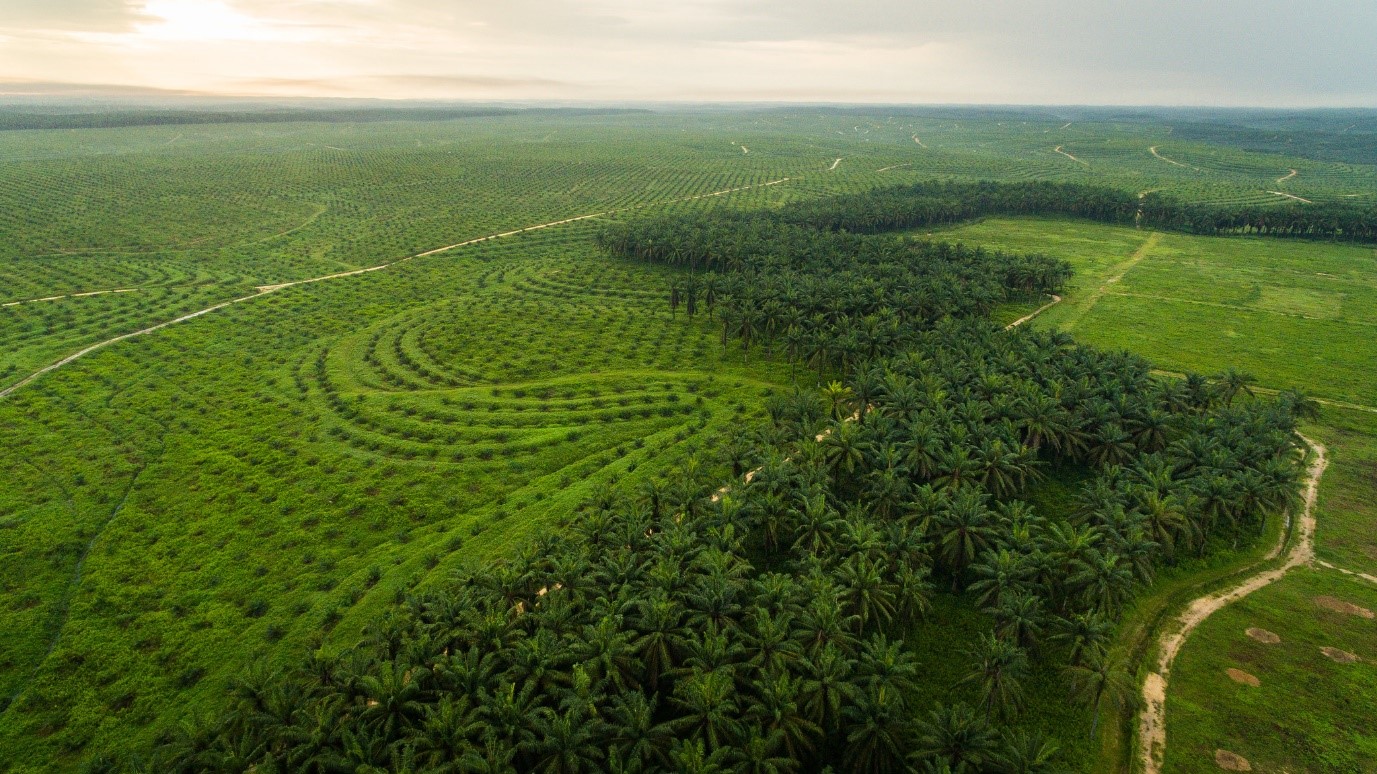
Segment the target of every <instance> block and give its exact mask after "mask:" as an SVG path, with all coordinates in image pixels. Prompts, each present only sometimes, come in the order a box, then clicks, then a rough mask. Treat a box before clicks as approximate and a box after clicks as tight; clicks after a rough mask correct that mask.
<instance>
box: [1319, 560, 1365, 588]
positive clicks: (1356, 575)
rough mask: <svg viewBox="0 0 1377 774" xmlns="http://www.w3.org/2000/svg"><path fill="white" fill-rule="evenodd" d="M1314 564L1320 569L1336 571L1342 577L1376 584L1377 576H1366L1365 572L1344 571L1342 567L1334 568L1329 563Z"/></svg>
mask: <svg viewBox="0 0 1377 774" xmlns="http://www.w3.org/2000/svg"><path fill="white" fill-rule="evenodd" d="M1316 564H1318V565H1319V566H1321V567H1324V568H1325V569H1329V570H1337V571H1339V572H1341V573H1343V574H1344V575H1348V576H1351V577H1354V578H1362V579H1363V580H1365V581H1367V582H1368V583H1377V575H1368V574H1367V573H1365V572H1358V571H1356V570H1346V569H1344V568H1342V567H1335V566H1334V565H1332V564H1330V563H1329V562H1316Z"/></svg>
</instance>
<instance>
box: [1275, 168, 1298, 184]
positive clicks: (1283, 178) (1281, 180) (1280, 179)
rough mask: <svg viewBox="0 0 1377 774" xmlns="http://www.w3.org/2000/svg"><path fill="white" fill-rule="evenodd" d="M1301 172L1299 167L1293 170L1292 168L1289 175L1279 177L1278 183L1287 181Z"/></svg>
mask: <svg viewBox="0 0 1377 774" xmlns="http://www.w3.org/2000/svg"><path fill="white" fill-rule="evenodd" d="M1299 174H1300V170H1298V169H1293V170H1291V172H1290V173H1289V174H1287V175H1285V176H1283V177H1279V178H1277V185H1281V184H1282V183H1285V182H1286V181H1287V180H1290V179H1291V178H1293V177H1295V176H1296V175H1299Z"/></svg>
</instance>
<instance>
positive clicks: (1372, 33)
mask: <svg viewBox="0 0 1377 774" xmlns="http://www.w3.org/2000/svg"><path fill="white" fill-rule="evenodd" d="M0 3H3V4H4V5H5V12H4V13H3V14H0V37H8V38H9V40H7V41H6V43H5V45H3V46H0V72H4V73H6V74H8V75H10V76H11V77H13V78H18V79H21V80H25V79H26V80H31V81H35V82H41V81H65V82H75V81H91V82H96V83H107V82H111V81H112V80H113V81H123V82H128V83H130V84H134V85H139V86H147V87H155V88H165V89H174V90H190V91H212V92H220V93H241V92H243V91H245V90H246V89H262V90H265V91H267V92H269V93H272V94H281V95H286V94H288V93H296V94H300V95H305V96H332V95H333V96H338V95H346V94H347V95H351V96H354V95H358V96H370V95H371V96H418V97H426V98H468V97H481V98H485V99H486V98H494V97H497V98H500V97H503V96H511V97H514V98H571V99H646V100H661V99H709V100H710V99H771V98H774V99H805V100H806V99H818V100H835V101H845V100H848V99H854V100H860V101H950V102H1015V103H1033V102H1044V103H1046V102H1051V103H1115V104H1143V103H1159V104H1161V103H1175V104H1202V103H1204V104H1221V105H1223V104H1325V103H1329V104H1340V103H1342V104H1358V105H1364V104H1365V105H1377V81H1373V79H1372V78H1371V77H1370V76H1368V75H1366V74H1367V73H1371V72H1374V71H1377V47H1374V46H1373V45H1372V41H1373V40H1377V3H1372V2H1371V1H1370V0H1311V1H1310V2H1309V3H1307V4H1306V6H1305V12H1304V13H1297V12H1296V10H1295V8H1296V6H1294V5H1293V4H1292V2H1291V0H1210V2H1207V3H1200V2H1198V0H1161V1H1160V2H1154V3H1138V4H1122V3H1105V2H1103V0H982V2H980V3H977V4H971V3H964V4H957V3H951V2H938V0H852V2H848V3H846V4H845V5H842V4H839V3H837V2H836V1H835V0H676V2H674V3H666V2H647V0H502V2H491V0H485V1H484V2H478V0H0ZM398 73H404V74H405V75H398ZM293 89H297V90H299V91H296V92H293V91H292V90H293ZM743 95H749V96H743Z"/></svg>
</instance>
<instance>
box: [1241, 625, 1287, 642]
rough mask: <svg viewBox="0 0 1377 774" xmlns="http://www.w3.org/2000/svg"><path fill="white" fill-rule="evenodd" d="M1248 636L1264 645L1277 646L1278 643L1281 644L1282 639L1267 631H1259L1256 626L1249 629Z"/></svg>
mask: <svg viewBox="0 0 1377 774" xmlns="http://www.w3.org/2000/svg"><path fill="white" fill-rule="evenodd" d="M1248 636H1249V637H1252V638H1253V639H1255V640H1257V641H1258V642H1260V643H1262V644H1263V645H1276V644H1277V643H1278V642H1281V638H1280V637H1278V636H1277V635H1276V633H1275V632H1269V631H1267V630H1266V629H1259V628H1257V627H1256V626H1252V627H1249V629H1248Z"/></svg>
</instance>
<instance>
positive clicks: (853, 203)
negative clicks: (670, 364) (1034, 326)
mask: <svg viewBox="0 0 1377 774" xmlns="http://www.w3.org/2000/svg"><path fill="white" fill-rule="evenodd" d="M985 215H1062V216H1071V217H1077V218H1087V219H1089V220H1097V221H1101V222H1104V223H1119V224H1133V223H1135V222H1136V223H1139V224H1141V225H1143V226H1147V227H1151V228H1160V229H1167V230H1171V231H1183V232H1186V233H1189V234H1206V235H1212V234H1256V235H1260V236H1276V237H1298V238H1307V239H1336V240H1342V241H1349V242H1371V241H1373V240H1374V239H1377V217H1374V213H1373V212H1372V210H1371V208H1369V207H1366V206H1362V205H1355V204H1348V203H1343V202H1300V201H1292V202H1288V203H1284V204H1276V205H1266V206H1258V205H1247V204H1227V205H1226V204H1218V203H1207V202H1190V201H1183V200H1180V199H1177V198H1175V197H1173V196H1171V195H1170V194H1167V193H1163V192H1160V191H1152V192H1145V193H1142V194H1135V193H1131V192H1128V191H1122V190H1119V189H1116V188H1109V187H1105V186H1096V185H1086V184H1079V183H1051V182H1043V181H1028V182H1019V183H994V182H975V183H968V182H954V181H928V182H921V183H916V184H914V185H907V186H896V187H893V188H882V189H878V190H875V191H872V192H869V193H865V194H859V195H848V196H844V197H837V198H834V199H826V200H822V201H815V202H804V203H800V204H796V205H793V206H791V207H789V208H787V209H785V210H783V211H781V212H779V213H777V214H775V215H773V216H772V217H773V218H775V219H778V220H781V221H783V222H789V223H801V224H808V225H812V226H816V227H821V228H827V229H832V230H846V231H851V232H857V233H876V232H880V231H893V230H896V229H901V228H917V227H919V226H935V225H943V224H950V223H960V222H962V221H966V220H970V219H972V218H977V217H981V216H985Z"/></svg>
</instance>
